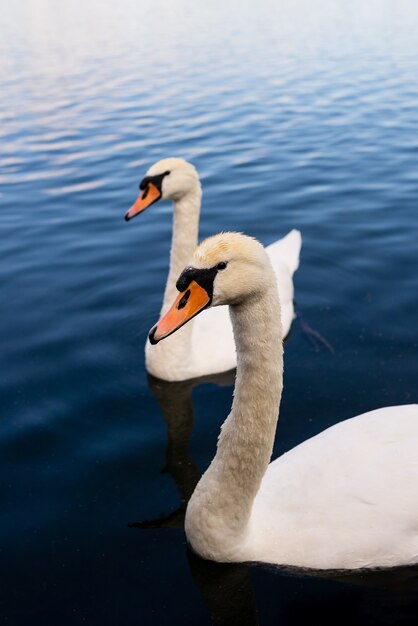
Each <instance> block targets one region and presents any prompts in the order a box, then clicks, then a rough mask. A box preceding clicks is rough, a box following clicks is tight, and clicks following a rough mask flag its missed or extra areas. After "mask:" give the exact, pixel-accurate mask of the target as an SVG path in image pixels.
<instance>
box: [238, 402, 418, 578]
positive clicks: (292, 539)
mask: <svg viewBox="0 0 418 626" xmlns="http://www.w3.org/2000/svg"><path fill="white" fill-rule="evenodd" d="M417 450H418V405H406V406H397V407H386V408H383V409H378V410H375V411H371V412H369V413H365V414H363V415H359V416H357V417H354V418H352V419H350V420H346V421H345V422H341V423H339V424H336V425H335V426H333V427H331V428H328V429H327V430H325V431H324V432H322V433H320V434H319V435H317V436H316V437H313V438H311V439H308V440H307V441H305V442H304V443H302V444H301V445H299V446H297V447H296V448H294V449H293V450H291V451H290V452H288V453H287V454H284V455H283V456H281V457H279V458H278V459H276V460H275V461H274V462H273V463H271V464H270V465H269V467H268V469H267V472H266V474H265V476H264V478H263V481H262V484H261V487H260V490H259V492H258V494H257V496H256V498H255V500H254V505H253V511H252V518H251V525H250V534H249V540H248V544H247V546H246V548H245V550H246V551H247V555H246V558H247V559H249V560H257V561H264V562H272V563H283V564H287V565H296V566H301V567H316V568H327V569H339V568H347V567H348V568H359V567H373V566H375V565H379V566H382V565H385V566H392V565H406V564H412V563H416V562H418V493H417V484H418V454H417Z"/></svg>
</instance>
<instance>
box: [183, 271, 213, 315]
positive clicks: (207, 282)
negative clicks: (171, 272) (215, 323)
mask: <svg viewBox="0 0 418 626" xmlns="http://www.w3.org/2000/svg"><path fill="white" fill-rule="evenodd" d="M217 273H218V270H217V268H216V266H215V267H210V268H209V269H199V268H196V267H186V268H185V269H184V270H183V271H182V273H181V274H180V277H179V279H178V281H177V283H176V287H177V289H178V290H179V291H185V290H186V289H187V288H188V286H189V285H190V283H191V282H192V280H194V281H195V282H196V283H197V284H198V285H200V286H201V287H203V289H204V290H205V291H206V293H207V294H208V296H209V302H208V304H207V306H209V305H210V304H211V303H212V298H213V283H214V280H215V276H216V274H217ZM184 295H186V294H184Z"/></svg>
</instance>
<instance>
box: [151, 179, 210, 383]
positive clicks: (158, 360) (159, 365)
mask: <svg viewBox="0 0 418 626" xmlns="http://www.w3.org/2000/svg"><path fill="white" fill-rule="evenodd" d="M201 196H202V192H201V188H200V184H199V182H198V181H196V186H195V188H194V189H193V190H192V191H190V192H189V193H188V194H186V195H185V196H183V197H182V198H181V199H179V200H176V201H175V202H174V216H173V236H172V240H171V252H170V270H169V273H168V278H167V284H166V287H165V292H164V300H163V305H162V308H161V316H163V315H164V314H165V313H166V312H167V311H168V309H169V308H170V307H171V305H172V304H173V302H174V300H175V299H176V297H177V295H178V291H177V289H176V282H177V279H178V277H179V276H180V274H181V272H182V271H183V269H184V268H185V266H186V265H187V264H188V263H189V261H190V259H191V257H192V254H193V252H194V249H195V248H196V245H197V237H198V230H199V215H200V200H201ZM192 332H193V320H192V321H190V322H189V323H188V324H185V326H183V328H180V330H178V331H177V332H175V333H174V334H173V335H171V336H170V337H167V338H166V339H164V341H161V342H160V343H158V344H157V345H155V346H151V345H150V344H149V342H147V347H146V362H147V369H148V371H149V372H150V373H151V374H153V375H154V376H157V377H158V378H163V379H165V380H173V378H174V380H175V377H176V374H177V373H178V372H176V370H175V366H176V365H177V364H178V363H181V364H182V365H183V366H184V365H185V364H188V363H189V364H192ZM191 376H193V373H192V372H191V373H190V377H191Z"/></svg>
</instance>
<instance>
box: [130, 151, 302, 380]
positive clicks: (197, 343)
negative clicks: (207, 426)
mask: <svg viewBox="0 0 418 626" xmlns="http://www.w3.org/2000/svg"><path fill="white" fill-rule="evenodd" d="M140 189H141V193H140V195H139V197H138V199H137V201H136V202H135V204H133V206H132V207H131V208H130V209H129V211H128V212H127V213H126V215H125V219H127V220H129V219H131V218H132V217H134V216H135V215H137V214H138V213H140V212H142V211H143V210H144V209H146V208H148V207H149V206H151V205H152V204H154V203H155V202H157V201H158V200H166V199H172V200H173V203H174V217H173V236H172V243H171V253H170V270H169V274H168V278H167V284H166V288H165V294H164V300H163V305H162V309H161V315H163V314H164V313H165V312H166V311H167V309H168V307H169V306H170V303H171V302H172V301H173V298H174V297H175V294H176V280H177V277H178V275H179V274H180V272H181V270H182V269H183V268H184V266H185V265H186V263H187V262H188V261H189V259H190V257H191V255H192V253H193V251H194V249H195V247H196V245H197V238H198V229H199V215H200V204H201V196H202V190H201V186H200V181H199V176H198V174H197V171H196V169H195V167H194V166H193V165H192V164H191V163H188V162H187V161H184V160H183V159H178V158H169V159H163V160H162V161H158V163H155V164H154V165H153V166H152V167H151V168H150V169H149V170H148V172H147V174H146V176H145V178H144V179H143V180H142V182H141V184H140ZM300 248H301V235H300V232H299V231H298V230H292V231H291V232H289V233H288V234H287V235H286V237H284V238H283V239H280V240H279V241H276V242H274V243H273V244H271V245H270V246H268V248H267V251H268V254H269V256H270V260H271V262H272V264H273V268H274V270H275V272H276V277H277V281H278V284H279V288H280V293H281V294H282V323H283V329H284V336H286V335H287V334H288V332H289V330H290V326H291V324H292V320H293V318H294V309H293V279H292V277H293V273H294V272H295V271H296V269H297V268H298V265H299V253H300ZM145 355H146V366H147V370H148V371H149V372H150V373H151V374H153V375H154V376H156V377H157V378H162V379H164V380H169V381H170V380H187V379H189V378H195V377H197V376H206V375H208V374H214V373H217V372H224V371H227V370H229V369H232V368H234V367H235V366H236V351H235V344H234V337H233V332H232V326H231V320H230V318H229V314H228V308H227V307H219V308H217V309H213V310H211V311H210V312H209V313H208V314H207V315H204V316H202V317H200V318H198V319H197V320H195V321H194V322H193V323H192V324H191V325H189V327H188V328H185V329H183V330H182V331H181V332H180V334H179V335H178V336H176V337H172V338H170V339H169V340H168V341H167V342H165V343H164V344H161V345H158V346H151V345H150V344H149V343H148V342H147V345H146V350H145Z"/></svg>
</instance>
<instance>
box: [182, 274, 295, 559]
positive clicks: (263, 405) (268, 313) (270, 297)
mask: <svg viewBox="0 0 418 626" xmlns="http://www.w3.org/2000/svg"><path fill="white" fill-rule="evenodd" d="M270 282H271V284H269V288H268V289H266V290H265V291H264V292H263V294H262V295H261V296H259V297H253V299H252V300H250V301H248V300H247V301H245V302H243V303H242V304H240V305H237V306H231V307H230V312H231V319H232V324H233V327H234V335H235V343H236V346H237V363H238V364H237V377H236V384H235V397H234V401H233V404H232V410H231V413H230V415H229V417H228V419H227V420H226V421H225V423H224V424H223V426H222V432H221V435H220V438H219V443H218V449H217V453H216V456H215V458H214V460H213V461H212V463H211V465H210V467H209V469H208V470H207V472H206V473H205V474H204V476H203V478H202V479H201V480H200V482H199V484H198V486H197V487H196V490H195V492H194V494H193V496H192V498H191V500H190V503H189V507H188V509H187V514H186V532H187V535H188V538H189V540H190V541H191V543H192V545H193V547H194V548H195V549H196V551H197V552H198V553H199V554H201V555H202V556H206V557H208V558H215V559H216V558H218V560H222V559H226V560H228V558H233V556H234V554H236V552H237V551H238V550H239V549H240V547H241V546H242V545H243V542H244V540H245V533H246V530H247V527H248V521H249V518H250V514H251V508H252V504H253V501H254V498H255V496H256V494H257V491H258V489H259V487H260V483H261V479H262V477H263V475H264V473H265V471H266V469H267V466H268V463H269V460H270V456H271V452H272V449H273V443H274V436H275V432H276V424H277V416H278V406H279V402H280V397H281V393H282V381H283V349H282V331H281V322H280V305H279V301H278V295H277V287H276V285H275V279H274V275H273V270H271V280H270Z"/></svg>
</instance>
